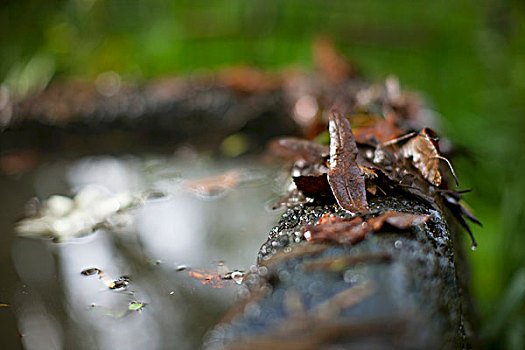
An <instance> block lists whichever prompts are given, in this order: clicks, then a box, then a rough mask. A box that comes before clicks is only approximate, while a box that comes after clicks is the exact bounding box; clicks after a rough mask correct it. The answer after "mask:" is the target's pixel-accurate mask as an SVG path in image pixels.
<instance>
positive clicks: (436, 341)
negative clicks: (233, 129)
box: [205, 196, 471, 349]
mask: <svg viewBox="0 0 525 350" xmlns="http://www.w3.org/2000/svg"><path fill="white" fill-rule="evenodd" d="M370 209H371V211H370V214H368V215H370V216H377V215H380V214H382V213H383V212H385V211H387V210H395V211H402V212H408V213H413V214H425V215H430V219H429V221H428V222H427V223H426V224H423V225H419V226H415V227H413V228H412V229H411V230H408V231H396V230H390V231H388V230H387V231H384V232H377V233H370V234H368V235H367V237H366V239H364V240H363V241H361V242H359V243H357V244H355V245H353V246H340V245H334V244H324V243H312V242H307V241H306V240H305V238H304V236H303V231H304V230H303V228H304V227H305V226H306V225H311V224H314V223H315V222H317V220H318V219H319V218H320V217H321V216H323V215H324V214H325V213H327V212H329V213H334V214H336V215H338V216H345V215H347V216H348V215H349V214H346V213H343V212H342V211H341V209H339V207H338V206H337V205H336V204H323V203H312V204H300V205H297V206H295V207H292V208H288V209H286V210H285V212H284V213H283V215H282V217H281V219H280V221H279V223H278V224H277V226H275V227H274V228H273V229H272V230H271V232H270V234H269V237H268V240H267V241H266V242H265V243H264V244H263V246H262V247H261V249H260V251H259V254H258V262H259V263H258V265H257V268H254V269H252V271H251V272H250V273H248V275H247V276H246V278H245V282H244V286H243V288H244V289H243V291H242V293H241V294H242V295H243V296H244V298H241V299H240V301H239V304H238V306H237V307H236V308H234V310H232V311H231V312H230V313H229V314H228V315H226V316H225V317H224V320H223V322H222V323H220V324H219V325H218V326H217V327H215V328H214V329H213V330H211V331H210V332H209V333H208V337H207V339H206V343H205V345H206V348H209V349H216V348H223V347H226V348H227V349H259V348H260V349H262V348H276V349H285V348H286V349H288V348H290V349H317V348H331V346H336V348H338V347H337V346H343V347H344V348H352V349H353V348H357V349H423V348H425V349H440V348H446V349H451V348H457V349H467V348H470V347H471V339H470V336H471V335H470V334H469V332H470V329H471V326H470V324H469V321H468V315H466V309H467V307H466V306H465V305H462V304H464V303H465V301H464V300H465V297H466V296H465V295H462V293H463V287H462V285H461V283H459V282H458V278H460V277H458V274H460V271H461V267H458V266H457V265H458V264H459V263H460V261H461V259H458V258H457V256H458V255H459V254H461V252H457V251H455V248H454V247H455V246H456V245H455V243H454V241H455V237H453V236H452V235H451V233H450V231H449V229H448V223H447V220H446V219H445V215H444V214H443V212H442V211H440V210H436V209H433V208H430V207H428V206H427V205H425V204H423V203H421V202H419V201H417V200H415V199H411V198H407V197H402V196H399V197H382V198H375V199H372V200H371V201H370Z"/></svg>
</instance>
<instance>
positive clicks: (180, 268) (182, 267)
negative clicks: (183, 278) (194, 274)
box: [175, 265, 188, 271]
mask: <svg viewBox="0 0 525 350" xmlns="http://www.w3.org/2000/svg"><path fill="white" fill-rule="evenodd" d="M187 269H188V266H187V265H178V266H177V267H176V268H175V270H176V271H184V270H187Z"/></svg>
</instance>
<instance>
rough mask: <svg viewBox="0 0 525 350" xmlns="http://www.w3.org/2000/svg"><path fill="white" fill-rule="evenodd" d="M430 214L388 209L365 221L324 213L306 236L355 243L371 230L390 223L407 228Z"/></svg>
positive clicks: (310, 227) (306, 232)
mask: <svg viewBox="0 0 525 350" xmlns="http://www.w3.org/2000/svg"><path fill="white" fill-rule="evenodd" d="M429 218H430V216H428V215H416V214H409V213H401V212H394V211H387V212H385V213H383V214H382V215H380V216H378V217H373V218H369V219H368V220H366V221H364V220H363V219H362V218H361V217H356V218H353V219H342V218H339V217H333V216H329V215H327V214H325V215H323V216H322V217H321V219H319V221H318V223H317V225H315V226H307V227H306V228H305V233H304V236H305V238H306V239H307V240H308V241H313V242H319V241H334V242H336V243H338V244H355V243H358V242H360V241H362V240H363V239H364V238H365V236H366V235H367V234H368V233H370V232H378V231H380V230H382V229H383V227H384V225H385V224H388V225H390V226H392V227H394V228H396V229H399V230H407V229H409V228H410V227H411V226H415V225H420V224H423V223H425V222H427V221H428V219H429Z"/></svg>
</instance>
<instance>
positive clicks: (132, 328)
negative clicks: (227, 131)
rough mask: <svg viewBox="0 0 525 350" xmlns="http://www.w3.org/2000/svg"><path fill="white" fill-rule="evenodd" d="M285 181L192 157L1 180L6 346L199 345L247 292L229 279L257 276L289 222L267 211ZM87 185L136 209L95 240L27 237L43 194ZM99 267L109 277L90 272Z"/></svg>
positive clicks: (81, 162)
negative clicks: (25, 219) (269, 241)
mask: <svg viewBox="0 0 525 350" xmlns="http://www.w3.org/2000/svg"><path fill="white" fill-rule="evenodd" d="M275 173H276V168H272V167H271V166H270V167H269V166H268V165H267V164H263V163H262V162H261V161H260V160H258V159H255V158H250V159H245V160H238V161H232V160H216V159H213V158H211V157H208V156H203V155H199V154H197V153H196V152H194V151H193V150H191V149H189V148H181V149H180V150H179V151H177V152H175V153H174V154H173V155H169V156H166V155H140V156H133V155H127V156H119V157H113V156H96V157H79V158H76V159H73V160H56V159H51V160H48V161H46V162H42V165H40V166H38V167H36V168H35V169H33V170H31V171H29V172H27V173H25V174H23V175H17V176H6V175H0V188H1V192H2V196H1V208H2V210H0V225H1V226H0V227H1V235H0V249H1V251H0V258H1V260H2V263H1V264H0V273H1V274H2V283H1V285H0V303H1V307H0V324H1V327H2V337H0V345H1V346H0V347H1V348H9V349H15V348H19V347H23V348H26V349H58V348H67V349H95V348H98V349H113V348H123V349H161V348H177V349H195V348H200V346H201V344H202V342H203V339H204V337H205V335H206V331H207V330H208V329H209V328H210V327H211V326H212V325H214V324H215V323H217V322H218V321H219V320H220V318H221V317H222V315H223V314H224V313H225V312H226V311H227V310H228V309H229V308H230V307H231V306H233V305H234V304H235V302H236V300H237V299H238V298H239V297H240V294H242V289H241V288H240V287H239V285H238V284H237V283H235V282H236V281H235V278H234V279H233V280H232V279H222V278H220V277H225V274H227V272H231V271H234V272H237V271H238V272H239V273H242V271H247V270H249V269H250V266H251V265H253V264H254V263H255V259H256V255H257V251H258V249H259V247H260V246H261V244H262V243H263V242H264V241H265V239H266V236H267V233H268V231H269V230H270V228H271V227H272V226H273V224H274V223H275V221H276V219H277V217H278V215H279V212H275V211H271V210H269V209H268V207H269V203H271V202H272V200H274V199H275V198H276V197H277V196H278V195H277V192H279V190H280V189H279V186H278V185H277V184H276V183H275V179H274V178H275ZM221 174H222V175H221ZM221 176H222V177H221ZM210 177H211V178H210ZM196 179H207V180H203V181H201V180H196ZM86 188H96V189H97V190H99V191H101V193H105V194H107V196H111V195H113V194H116V193H127V194H128V195H130V196H133V198H136V199H137V200H136V201H135V203H134V205H132V206H131V207H130V208H121V209H120V210H118V211H117V212H116V214H115V215H116V216H118V220H117V219H115V218H114V216H108V218H106V219H105V220H102V221H103V222H102V225H100V223H99V224H97V225H94V230H93V232H92V233H89V234H85V235H79V237H77V236H68V237H65V238H64V237H62V238H59V239H57V237H55V239H51V238H47V237H19V236H17V234H16V232H15V227H16V225H15V223H16V220H17V219H18V218H19V217H21V216H22V215H23V214H24V210H25V211H26V212H27V211H31V208H28V207H27V206H28V204H27V203H29V204H30V205H31V203H32V202H31V198H32V197H37V198H39V199H40V201H41V202H42V201H44V200H45V199H47V198H49V197H50V196H52V195H55V194H61V195H64V196H69V197H72V196H74V194H75V193H79V192H81V191H83V190H85V189H86ZM95 206H96V201H95ZM24 208H25V209H24ZM117 209H119V208H117ZM33 210H34V208H33ZM116 221H118V222H117V223H116ZM57 240H59V241H60V242H57ZM88 268H96V269H98V270H91V272H92V273H93V275H89V276H86V275H83V274H82V273H81V272H82V271H84V270H85V269H88ZM88 272H89V271H88ZM239 273H238V274H237V275H235V274H234V277H235V276H236V277H237V278H236V279H237V282H239V276H242V275H239ZM85 274H88V273H87V272H86V273H85ZM217 276H219V277H217ZM230 277H231V276H230ZM119 278H120V280H119ZM112 283H113V284H112ZM115 283H121V284H118V285H117V286H116V287H119V286H121V287H123V288H115Z"/></svg>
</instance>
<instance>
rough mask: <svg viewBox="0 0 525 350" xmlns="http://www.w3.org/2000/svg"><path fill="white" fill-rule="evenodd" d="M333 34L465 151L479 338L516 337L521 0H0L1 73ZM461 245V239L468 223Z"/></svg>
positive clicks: (524, 189) (154, 59) (131, 62)
mask: <svg viewBox="0 0 525 350" xmlns="http://www.w3.org/2000/svg"><path fill="white" fill-rule="evenodd" d="M319 34H327V35H330V36H331V37H332V38H333V39H334V40H335V42H336V43H337V45H338V47H339V48H340V49H341V50H342V52H344V53H345V54H346V55H347V57H349V58H351V59H352V60H353V61H354V62H356V63H357V64H358V66H359V67H361V69H362V71H363V72H364V74H365V75H366V76H367V77H369V78H370V79H371V80H376V81H377V80H380V79H383V78H384V77H386V76H387V75H388V74H395V75H397V76H398V77H399V79H400V81H401V83H402V84H403V86H404V87H405V88H409V89H412V90H418V91H420V92H422V94H424V96H425V97H426V98H427V100H428V102H429V104H430V106H431V108H433V109H434V110H436V111H437V112H439V113H440V114H441V115H442V121H443V127H442V131H443V133H444V134H445V135H447V136H448V137H450V139H451V140H452V142H453V143H454V144H455V145H457V146H459V147H460V149H462V150H464V151H465V152H464V154H466V155H464V156H461V157H459V158H456V159H454V165H455V168H456V172H457V173H458V176H459V179H460V182H461V187H462V188H473V189H474V191H473V192H472V193H471V194H468V195H467V196H466V199H467V202H468V203H469V204H470V205H471V206H472V207H473V208H474V210H475V213H476V215H477V216H478V217H479V218H480V219H481V220H482V221H483V223H484V227H483V228H474V230H475V234H476V236H477V238H478V241H479V249H478V250H477V251H475V252H470V251H469V252H468V256H469V258H470V260H471V262H472V269H473V282H472V284H473V291H474V295H475V298H476V302H477V305H478V307H479V311H480V315H481V318H482V326H483V333H482V336H483V337H484V339H485V341H486V344H487V346H488V347H490V348H509V349H523V348H525V306H524V304H525V303H524V298H525V249H524V247H525V236H524V235H523V227H525V201H524V199H523V196H524V195H525V176H524V174H525V153H524V151H525V147H524V146H525V145H524V144H525V137H524V135H525V120H524V118H523V117H524V114H523V113H524V111H525V98H524V97H525V5H524V4H523V3H521V2H518V1H497V0H481V1H474V0H456V1H439V0H434V1H412V0H397V1H378V0H372V1H346V0H345V1H343V0H332V1H326V0H300V1H299V0H287V1H284V0H283V1H269V0H254V1H246V0H230V1H214V0H209V1H199V0H191V1H190V0H183V1H167V0H166V1H161V0H65V1H60V0H56V1H44V0H42V1H36V0H26V1H8V2H6V3H4V4H3V5H0V81H2V82H3V83H2V84H3V85H4V86H6V87H8V88H9V89H10V91H11V93H13V94H23V93H26V92H27V91H28V90H29V89H32V88H35V87H39V86H40V87H41V86H43V85H45V83H46V82H48V81H49V79H51V78H52V77H56V76H59V77H79V76H80V77H88V78H94V77H96V76H97V75H98V74H99V73H101V72H104V71H107V70H113V71H116V72H118V73H119V74H121V75H122V76H124V77H129V78H132V79H138V80H146V79H149V78H153V77H156V76H159V75H164V74H172V73H177V74H190V73H192V72H195V71H199V72H202V71H205V70H212V69H217V68H220V67H223V66H229V65H232V64H240V63H242V64H250V65H255V66H259V67H262V68H265V69H278V68H280V67H283V66H289V65H297V66H303V67H310V66H311V65H312V58H311V43H312V41H313V38H314V37H316V36H317V35H319ZM465 244H466V245H468V241H467V238H466V235H465Z"/></svg>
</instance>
